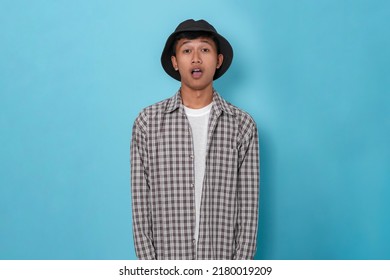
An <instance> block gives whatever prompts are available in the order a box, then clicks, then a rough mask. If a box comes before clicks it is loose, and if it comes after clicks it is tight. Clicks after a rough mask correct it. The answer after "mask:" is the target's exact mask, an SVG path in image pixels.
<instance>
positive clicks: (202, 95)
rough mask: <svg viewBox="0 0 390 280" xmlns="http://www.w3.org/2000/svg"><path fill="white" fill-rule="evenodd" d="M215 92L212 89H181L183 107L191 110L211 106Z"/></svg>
mask: <svg viewBox="0 0 390 280" xmlns="http://www.w3.org/2000/svg"><path fill="white" fill-rule="evenodd" d="M213 92H214V91H213V88H212V87H209V88H207V89H203V90H189V89H186V88H183V87H182V88H181V89H180V93H181V99H182V101H183V105H184V106H186V107H188V108H191V109H200V108H203V107H206V106H207V105H209V104H210V103H211V102H212V101H213Z"/></svg>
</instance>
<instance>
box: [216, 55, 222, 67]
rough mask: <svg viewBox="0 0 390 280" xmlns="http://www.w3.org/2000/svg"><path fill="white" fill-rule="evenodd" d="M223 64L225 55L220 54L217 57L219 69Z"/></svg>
mask: <svg viewBox="0 0 390 280" xmlns="http://www.w3.org/2000/svg"><path fill="white" fill-rule="evenodd" d="M222 63H223V54H221V53H220V54H219V55H218V57H217V69H219V68H220V67H221V65H222Z"/></svg>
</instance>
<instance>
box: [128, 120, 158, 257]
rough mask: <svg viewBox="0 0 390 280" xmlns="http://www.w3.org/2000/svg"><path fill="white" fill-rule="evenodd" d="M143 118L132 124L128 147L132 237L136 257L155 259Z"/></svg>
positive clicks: (144, 122)
mask: <svg viewBox="0 0 390 280" xmlns="http://www.w3.org/2000/svg"><path fill="white" fill-rule="evenodd" d="M145 119H146V118H145V116H144V115H143V114H142V113H141V114H140V115H139V116H138V118H137V119H136V121H135V122H134V126H133V132H132V140H131V146H130V151H131V152H130V162H131V164H130V165H131V196H132V216H133V236H134V245H135V251H136V254H137V257H138V258H139V259H143V260H152V259H156V254H155V249H154V246H153V237H152V220H151V214H150V212H151V211H150V201H149V193H150V188H149V184H148V150H147V134H146V121H145Z"/></svg>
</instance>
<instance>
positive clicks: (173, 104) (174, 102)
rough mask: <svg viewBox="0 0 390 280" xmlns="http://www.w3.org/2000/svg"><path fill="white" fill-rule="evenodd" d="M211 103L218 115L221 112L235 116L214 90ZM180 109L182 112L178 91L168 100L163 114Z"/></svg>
mask: <svg viewBox="0 0 390 280" xmlns="http://www.w3.org/2000/svg"><path fill="white" fill-rule="evenodd" d="M213 103H214V104H213V108H214V109H215V112H216V113H217V114H218V115H219V114H221V113H222V112H225V113H227V114H229V115H232V116H234V115H235V114H234V112H233V111H232V109H231V108H230V106H229V104H228V103H227V102H226V101H225V100H224V99H223V98H222V97H221V96H220V95H219V93H218V92H217V91H215V90H214V91H213ZM180 108H181V110H183V111H184V108H183V102H182V99H181V94H180V90H178V91H177V93H176V94H175V95H174V96H172V97H171V98H170V99H168V102H167V106H166V107H165V113H167V114H169V113H172V112H173V111H175V110H176V109H180Z"/></svg>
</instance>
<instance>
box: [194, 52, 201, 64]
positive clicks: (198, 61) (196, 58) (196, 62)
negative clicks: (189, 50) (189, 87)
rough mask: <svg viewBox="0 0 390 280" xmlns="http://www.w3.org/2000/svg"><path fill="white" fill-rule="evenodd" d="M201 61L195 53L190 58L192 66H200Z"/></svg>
mask: <svg viewBox="0 0 390 280" xmlns="http://www.w3.org/2000/svg"><path fill="white" fill-rule="evenodd" d="M201 63H202V60H201V59H200V56H199V54H198V53H197V52H194V55H193V57H192V64H201Z"/></svg>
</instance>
